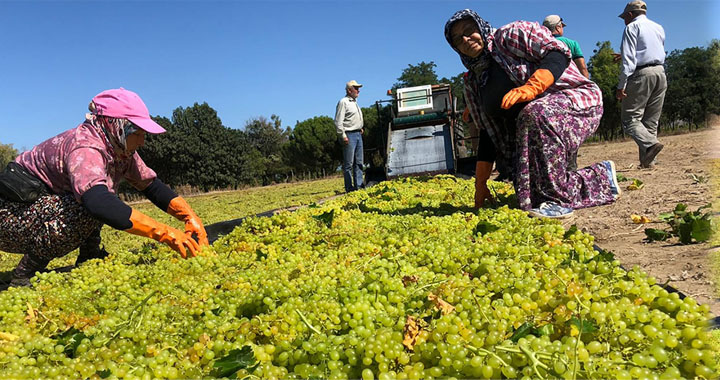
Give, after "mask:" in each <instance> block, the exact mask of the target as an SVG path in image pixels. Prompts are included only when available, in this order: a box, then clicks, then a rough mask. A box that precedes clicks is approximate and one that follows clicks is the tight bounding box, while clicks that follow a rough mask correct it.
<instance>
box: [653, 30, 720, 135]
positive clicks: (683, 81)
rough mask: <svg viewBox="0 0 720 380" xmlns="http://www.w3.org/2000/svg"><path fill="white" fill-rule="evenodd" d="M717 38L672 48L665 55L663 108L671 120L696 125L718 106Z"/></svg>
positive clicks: (718, 52) (718, 45)
mask: <svg viewBox="0 0 720 380" xmlns="http://www.w3.org/2000/svg"><path fill="white" fill-rule="evenodd" d="M719 47H720V42H719V41H718V40H714V41H713V42H711V43H710V45H709V47H707V48H702V47H691V48H687V49H683V50H673V51H672V52H671V53H670V54H669V55H668V56H667V58H666V59H665V67H666V73H667V81H668V89H667V93H666V94H665V104H664V107H663V112H664V113H665V114H666V118H667V119H669V120H670V122H671V123H674V122H676V121H682V122H684V123H688V124H689V125H690V126H691V127H692V126H699V125H700V124H701V123H703V122H705V121H706V120H707V117H708V116H709V114H711V113H717V112H718V110H720V101H719V100H718V96H717V94H718V92H719V91H720V70H718V68H719V67H720V65H719V64H718V63H719V62H718V61H719V60H720V58H719V55H720V49H719Z"/></svg>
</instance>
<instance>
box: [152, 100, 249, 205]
mask: <svg viewBox="0 0 720 380" xmlns="http://www.w3.org/2000/svg"><path fill="white" fill-rule="evenodd" d="M155 120H156V121H157V122H158V123H159V124H160V125H162V126H163V127H165V129H166V130H167V133H164V134H159V135H151V136H149V137H148V139H147V141H146V144H145V146H144V147H143V148H141V149H140V150H139V153H140V156H141V157H143V160H145V162H146V163H147V164H148V165H149V166H150V167H151V168H153V169H154V170H155V171H156V172H157V173H158V176H159V177H160V178H161V179H162V180H163V182H166V183H167V184H169V185H171V186H180V185H191V186H195V187H198V188H200V189H202V190H204V191H207V190H210V189H215V188H225V187H230V186H232V187H235V186H237V185H239V184H240V181H239V178H241V176H240V174H241V173H240V168H241V167H243V164H244V160H243V154H244V153H245V152H247V151H249V143H248V141H247V139H246V138H244V136H243V135H244V134H243V132H242V131H237V130H232V129H230V128H227V127H225V126H223V125H222V122H221V121H220V118H219V117H218V116H217V112H216V111H215V110H214V109H212V107H210V106H209V105H208V104H207V103H203V104H198V103H195V104H194V105H193V106H192V107H188V108H183V107H178V108H176V109H175V110H174V111H173V116H172V122H170V120H167V119H166V118H155ZM242 174H243V177H244V178H246V179H247V178H248V177H249V178H254V177H255V176H257V175H258V173H242ZM259 174H260V175H262V173H259Z"/></svg>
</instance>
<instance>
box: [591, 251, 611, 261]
mask: <svg viewBox="0 0 720 380" xmlns="http://www.w3.org/2000/svg"><path fill="white" fill-rule="evenodd" d="M613 260H615V254H614V253H612V252H610V251H606V250H604V249H600V250H598V251H597V255H595V256H593V258H592V259H590V260H588V262H590V261H597V262H600V261H607V262H612V261H613Z"/></svg>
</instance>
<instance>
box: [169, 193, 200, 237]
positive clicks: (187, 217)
mask: <svg viewBox="0 0 720 380" xmlns="http://www.w3.org/2000/svg"><path fill="white" fill-rule="evenodd" d="M167 213H168V214H170V215H172V216H174V217H175V218H177V219H178V220H181V221H183V222H185V234H186V235H187V236H188V237H192V234H193V233H194V234H195V235H197V242H198V243H199V244H200V245H210V243H209V242H208V238H207V232H205V227H204V226H203V223H202V220H200V218H199V217H198V216H197V214H195V211H193V209H192V207H190V205H189V204H188V203H187V202H186V201H185V199H184V198H183V197H175V198H173V199H172V200H171V201H170V204H169V205H168V209H167Z"/></svg>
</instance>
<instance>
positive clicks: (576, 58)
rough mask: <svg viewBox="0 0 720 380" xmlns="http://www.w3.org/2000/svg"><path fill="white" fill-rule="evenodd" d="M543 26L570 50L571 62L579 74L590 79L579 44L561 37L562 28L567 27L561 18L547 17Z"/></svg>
mask: <svg viewBox="0 0 720 380" xmlns="http://www.w3.org/2000/svg"><path fill="white" fill-rule="evenodd" d="M543 25H545V27H546V28H548V29H550V33H552V35H553V37H555V38H556V39H558V40H560V41H562V42H563V43H564V44H565V45H567V47H568V49H570V54H572V60H573V62H575V65H576V66H577V67H578V69H579V70H580V74H582V75H584V76H585V78H588V79H590V73H589V72H588V69H587V66H586V65H585V56H584V55H583V52H582V50H581V49H580V44H579V43H578V42H577V41H575V40H571V39H569V38H567V37H563V32H564V29H563V28H565V27H566V26H567V25H566V24H565V23H564V22H563V19H562V17H560V16H558V15H550V16H547V17H545V20H543Z"/></svg>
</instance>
